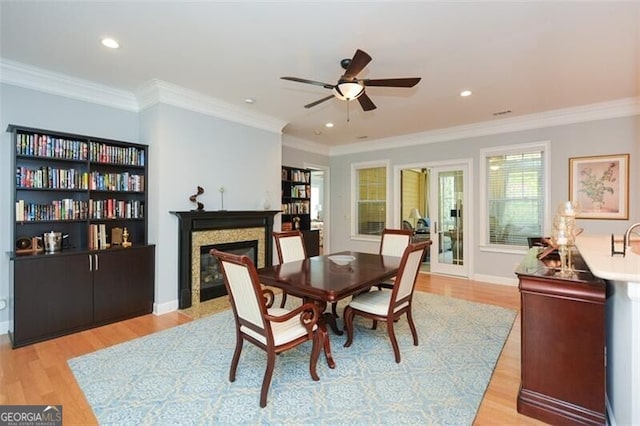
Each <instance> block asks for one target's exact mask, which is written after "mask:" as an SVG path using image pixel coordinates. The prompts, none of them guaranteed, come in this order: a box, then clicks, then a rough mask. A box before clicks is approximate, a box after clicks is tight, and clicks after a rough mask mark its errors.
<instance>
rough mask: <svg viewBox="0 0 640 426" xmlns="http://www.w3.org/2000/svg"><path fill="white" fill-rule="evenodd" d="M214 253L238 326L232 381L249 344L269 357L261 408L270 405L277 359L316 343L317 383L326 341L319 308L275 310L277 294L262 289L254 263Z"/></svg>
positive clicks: (312, 369) (313, 358) (313, 370)
mask: <svg viewBox="0 0 640 426" xmlns="http://www.w3.org/2000/svg"><path fill="white" fill-rule="evenodd" d="M210 253H211V255H212V256H214V257H216V258H217V259H218V261H219V263H220V269H221V270H222V274H223V277H224V285H225V286H226V288H227V292H228V294H229V299H230V301H231V306H232V308H233V315H234V317H235V323H236V349H235V352H234V353H233V359H232V361H231V368H230V370H229V381H230V382H234V381H235V379H236V370H237V368H238V361H239V360H240V353H241V352H242V345H243V343H244V341H245V340H247V341H249V342H251V343H253V344H254V345H256V346H258V347H259V348H261V349H262V350H264V351H265V352H266V353H267V368H266V370H265V373H264V379H263V380H262V390H261V392H260V407H265V406H266V405H267V393H268V391H269V386H270V384H271V377H272V375H273V370H274V367H275V360H276V355H278V354H280V353H282V352H284V351H286V350H289V349H292V348H294V347H296V346H298V345H300V344H302V343H305V342H307V341H309V340H311V341H313V347H312V350H311V359H310V361H309V372H310V373H311V378H312V379H313V380H316V381H317V380H320V377H319V376H318V374H317V372H316V365H317V363H318V356H319V355H320V349H321V348H322V346H323V343H324V341H323V339H324V337H323V334H322V333H319V332H318V320H319V318H320V314H321V313H320V311H319V309H318V307H317V306H316V305H314V304H313V303H305V304H303V305H301V306H299V307H297V308H296V309H293V310H287V309H282V308H272V304H273V300H274V297H275V296H274V294H273V291H271V290H270V289H263V288H262V287H261V285H260V281H259V279H258V273H257V271H256V268H255V265H254V264H253V262H252V261H251V259H249V258H248V257H247V256H244V255H243V256H238V255H235V254H230V253H224V252H221V251H219V250H216V249H212V250H211V252H210Z"/></svg>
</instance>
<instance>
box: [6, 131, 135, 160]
mask: <svg viewBox="0 0 640 426" xmlns="http://www.w3.org/2000/svg"><path fill="white" fill-rule="evenodd" d="M16 154H18V155H24V156H34V157H47V158H54V159H61V160H78V161H85V160H87V159H88V160H89V161H92V162H96V163H110V164H123V165H130V166H144V164H145V150H144V149H139V148H136V147H132V146H129V147H122V146H114V145H108V144H106V143H101V142H88V143H87V142H85V141H78V140H72V139H65V138H57V137H55V136H50V135H40V134H37V133H33V134H32V133H18V135H17V137H16Z"/></svg>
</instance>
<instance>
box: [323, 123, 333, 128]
mask: <svg viewBox="0 0 640 426" xmlns="http://www.w3.org/2000/svg"><path fill="white" fill-rule="evenodd" d="M324 127H329V128H331V127H333V123H327V124H325V125H324Z"/></svg>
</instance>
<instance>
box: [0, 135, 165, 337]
mask: <svg viewBox="0 0 640 426" xmlns="http://www.w3.org/2000/svg"><path fill="white" fill-rule="evenodd" d="M7 131H9V132H11V134H12V143H13V144H14V146H13V148H12V149H13V155H12V160H13V164H12V165H13V167H12V173H15V179H14V180H13V184H12V192H13V194H12V195H13V197H12V201H13V203H14V205H15V209H14V210H13V212H12V215H11V216H12V217H11V220H12V223H13V226H12V238H13V240H14V241H15V242H16V245H15V249H14V251H13V252H12V253H11V260H12V263H11V268H12V274H11V276H12V277H13V280H12V282H11V284H10V297H9V299H10V301H11V303H10V306H9V309H10V315H11V316H12V320H13V321H11V328H10V330H9V336H10V338H11V341H12V344H13V346H14V347H18V346H23V345H26V344H30V343H34V342H37V341H41V340H46V339H50V338H52V337H56V336H60V335H63V334H68V333H72V332H75V331H78V330H82V329H86V328H91V327H95V326H98V325H103V324H106V323H109V322H113V321H119V320H122V319H125V318H130V317H133V316H137V315H142V314H146V313H149V312H151V310H152V307H153V300H154V271H155V266H154V265H155V247H154V246H153V245H149V244H148V242H147V238H148V237H147V226H148V225H147V223H148V218H147V209H146V206H147V176H148V174H147V161H148V155H147V154H148V147H147V146H146V145H142V144H136V143H130V142H122V141H115V140H108V139H103V138H94V137H91V136H83V135H75V134H70V133H64V132H57V131H49V130H43V129H34V128H29V127H23V126H16V125H10V126H9V127H8V129H7ZM52 233H55V234H56V235H60V236H61V241H62V244H61V247H57V246H56V248H55V250H49V252H46V250H43V248H44V247H43V246H44V244H43V241H44V240H45V239H46V235H49V234H52ZM50 246H51V245H50Z"/></svg>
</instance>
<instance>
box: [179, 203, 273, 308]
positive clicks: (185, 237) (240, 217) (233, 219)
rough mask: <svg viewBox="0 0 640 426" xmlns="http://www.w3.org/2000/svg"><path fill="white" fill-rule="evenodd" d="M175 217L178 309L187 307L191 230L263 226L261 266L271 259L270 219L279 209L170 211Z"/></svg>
mask: <svg viewBox="0 0 640 426" xmlns="http://www.w3.org/2000/svg"><path fill="white" fill-rule="evenodd" d="M170 213H171V214H173V215H175V216H177V217H178V220H179V227H178V256H179V259H178V300H179V305H178V307H179V308H180V309H185V308H188V307H190V306H191V303H192V294H191V283H192V268H191V265H192V258H191V256H192V255H191V252H192V250H191V244H192V236H193V233H194V232H199V231H210V230H219V229H243V228H257V227H259V228H263V229H264V241H265V250H264V265H265V266H271V264H272V259H273V244H272V237H271V234H272V232H273V218H274V217H275V215H276V214H278V213H281V212H280V211H279V210H218V211H198V210H191V211H183V212H170Z"/></svg>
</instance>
